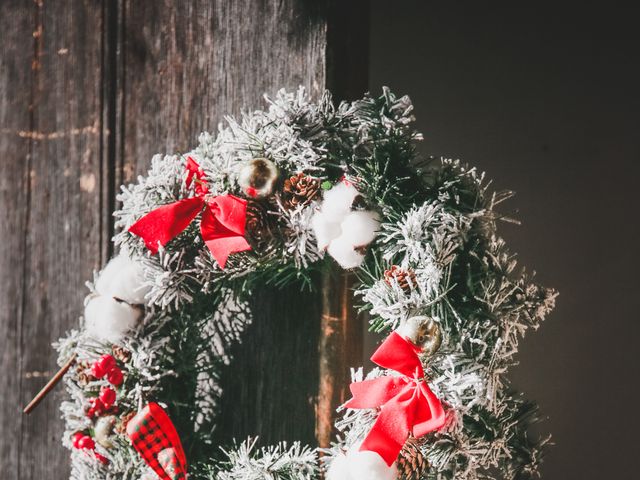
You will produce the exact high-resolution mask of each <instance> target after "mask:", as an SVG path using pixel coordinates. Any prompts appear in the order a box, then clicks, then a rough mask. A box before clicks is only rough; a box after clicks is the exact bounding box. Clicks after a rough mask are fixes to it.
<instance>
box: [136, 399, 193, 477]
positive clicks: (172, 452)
mask: <svg viewBox="0 0 640 480" xmlns="http://www.w3.org/2000/svg"><path fill="white" fill-rule="evenodd" d="M127 435H128V436H129V439H130V440H131V443H132V444H133V447H134V448H135V449H136V450H137V452H138V453H139V454H140V456H141V457H142V458H143V459H144V461H145V462H146V463H147V465H149V467H151V468H152V469H153V471H154V472H156V474H157V475H158V476H159V477H160V478H161V479H162V480H184V479H185V478H186V476H187V459H186V457H185V455H184V450H183V448H182V443H181V442H180V437H179V436H178V432H177V431H176V428H175V427H174V426H173V423H172V422H171V419H170V418H169V416H168V415H167V414H166V412H165V411H164V410H163V409H162V407H161V406H160V405H158V404H157V403H150V404H149V405H147V406H146V407H144V408H143V409H142V410H141V411H140V412H138V414H137V415H136V416H135V417H133V418H132V419H131V420H130V421H129V423H127Z"/></svg>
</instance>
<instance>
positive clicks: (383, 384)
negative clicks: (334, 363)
mask: <svg viewBox="0 0 640 480" xmlns="http://www.w3.org/2000/svg"><path fill="white" fill-rule="evenodd" d="M419 351H420V348H419V347H416V346H415V345H414V344H412V343H411V342H410V341H409V340H406V339H405V338H403V337H401V336H400V335H399V334H397V333H396V332H393V333H391V335H389V337H388V338H387V339H386V340H385V341H384V342H383V343H382V345H380V347H379V348H378V350H376V352H375V353H374V354H373V356H372V357H371V360H372V361H373V362H375V363H377V364H378V365H380V366H381V367H384V368H388V369H392V370H395V371H397V372H398V373H401V374H402V376H399V377H392V376H384V377H379V378H374V379H372V380H365V381H363V382H354V383H352V384H351V387H350V388H351V393H352V394H353V398H352V399H351V400H349V401H348V402H347V403H346V404H345V407H347V408H377V407H381V411H380V414H379V415H378V418H377V419H376V421H375V423H374V425H373V427H372V428H371V431H370V432H369V434H368V435H367V437H366V438H365V440H364V442H363V443H362V446H361V447H360V450H370V451H373V452H376V453H378V454H379V455H380V456H381V457H382V458H383V459H384V460H385V462H387V465H391V464H392V463H393V462H394V461H395V460H396V458H397V457H398V454H399V453H400V450H402V446H403V445H404V443H405V441H406V440H407V438H408V437H409V435H413V436H414V437H421V436H423V435H426V434H427V433H429V432H431V431H433V430H436V429H438V428H440V427H441V426H442V425H443V424H444V421H445V415H444V410H443V408H442V404H441V403H440V400H438V398H437V397H436V396H435V395H434V393H433V392H432V391H431V389H430V388H429V386H428V385H427V382H426V381H424V370H423V369H422V364H421V363H420V359H419V358H418V352H419Z"/></svg>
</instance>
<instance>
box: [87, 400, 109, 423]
mask: <svg viewBox="0 0 640 480" xmlns="http://www.w3.org/2000/svg"><path fill="white" fill-rule="evenodd" d="M89 405H90V407H89V410H87V416H88V417H89V418H93V417H95V416H96V415H100V414H102V413H104V411H105V410H106V407H105V405H104V403H102V400H100V399H99V398H90V399H89Z"/></svg>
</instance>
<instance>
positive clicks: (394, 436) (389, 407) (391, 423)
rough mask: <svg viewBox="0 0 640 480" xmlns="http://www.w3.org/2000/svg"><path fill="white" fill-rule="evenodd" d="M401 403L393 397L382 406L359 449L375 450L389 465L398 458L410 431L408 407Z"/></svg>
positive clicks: (410, 421)
mask: <svg viewBox="0 0 640 480" xmlns="http://www.w3.org/2000/svg"><path fill="white" fill-rule="evenodd" d="M403 403H405V402H402V401H400V400H399V399H398V398H394V399H392V400H390V401H389V402H387V403H386V404H385V405H384V406H383V407H382V410H381V411H380V414H379V415H378V418H377V419H376V421H375V423H374V424H373V427H371V430H370V431H369V434H368V435H367V436H366V438H365V439H364V442H362V446H361V447H360V450H370V451H373V452H376V453H377V454H378V455H380V456H381V457H382V459H383V460H384V461H385V462H386V464H387V465H389V466H391V464H392V463H393V462H395V461H396V459H397V458H398V454H399V453H400V451H401V450H402V446H403V445H404V443H405V441H406V440H407V437H408V436H409V432H410V431H411V423H412V419H411V418H410V409H408V408H407V406H406V405H404V404H403Z"/></svg>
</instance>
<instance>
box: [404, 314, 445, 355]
mask: <svg viewBox="0 0 640 480" xmlns="http://www.w3.org/2000/svg"><path fill="white" fill-rule="evenodd" d="M396 331H397V332H398V333H399V334H400V335H402V336H403V337H405V338H407V339H408V340H409V341H411V342H412V343H413V344H415V345H417V346H418V347H420V348H422V354H423V355H426V356H430V355H433V354H434V353H436V352H437V351H438V349H439V348H440V344H441V343H442V332H441V330H440V325H439V324H438V322H436V321H435V320H434V319H433V318H431V317H427V316H425V315H417V316H415V317H410V318H408V319H407V320H406V321H404V322H403V324H402V325H400V327H398V329H397V330H396Z"/></svg>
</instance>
